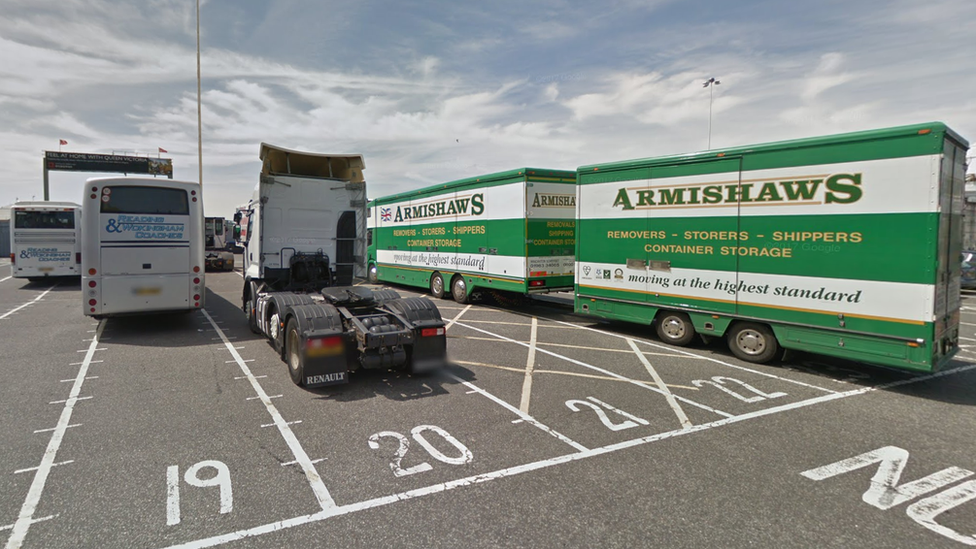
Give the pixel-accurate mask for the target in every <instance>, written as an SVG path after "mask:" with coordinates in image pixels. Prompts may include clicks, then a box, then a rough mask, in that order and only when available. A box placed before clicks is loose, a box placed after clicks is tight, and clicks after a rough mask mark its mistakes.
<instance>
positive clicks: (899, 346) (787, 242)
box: [576, 124, 959, 371]
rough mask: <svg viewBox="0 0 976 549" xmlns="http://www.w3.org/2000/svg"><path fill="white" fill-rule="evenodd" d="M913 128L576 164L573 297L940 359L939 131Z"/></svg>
mask: <svg viewBox="0 0 976 549" xmlns="http://www.w3.org/2000/svg"><path fill="white" fill-rule="evenodd" d="M933 126H934V127H939V126H940V125H937V124H936V125H933ZM942 128H943V129H944V127H942ZM914 129H915V128H908V129H907V130H906V129H905V128H901V129H893V130H890V131H888V132H887V133H886V132H885V131H878V132H865V135H863V136H862V137H861V138H860V139H855V138H852V137H851V136H835V137H837V138H838V139H831V138H830V137H827V138H822V139H819V140H803V141H798V142H795V143H788V142H787V143H779V144H770V145H767V146H762V145H758V146H754V147H749V148H743V149H738V150H732V149H730V150H727V151H717V152H715V153H713V154H707V153H703V154H699V155H691V156H685V157H672V158H664V159H648V160H644V161H634V162H632V163H618V164H616V165H604V166H587V167H582V168H580V170H579V172H578V181H579V184H580V187H579V197H578V199H579V208H578V211H579V225H578V227H577V229H578V231H579V234H580V239H579V242H580V244H579V247H578V261H579V263H578V265H577V270H576V273H577V274H576V281H577V294H578V295H577V300H576V310H577V312H580V313H584V314H593V315H597V316H601V317H605V318H619V319H622V320H630V321H635V322H643V323H648V322H651V321H652V320H653V319H654V316H655V315H656V313H657V311H658V310H659V309H660V308H668V309H680V310H685V311H690V312H692V313H695V312H700V313H702V314H692V320H693V322H694V324H695V326H696V328H697V329H698V331H699V332H701V333H704V334H709V335H722V334H723V332H724V330H725V328H726V327H727V326H728V325H729V322H728V319H729V318H731V319H735V318H747V319H757V320H761V321H764V322H768V323H770V325H771V326H772V327H773V329H774V331H775V332H776V335H777V338H778V339H779V341H780V343H781V345H783V346H784V347H787V348H795V349H803V350H808V351H814V352H820V353H824V354H832V355H837V356H846V357H848V358H853V359H856V360H862V361H866V362H873V363H876V364H884V365H890V366H899V367H904V368H909V369H916V370H924V371H927V370H932V369H937V368H938V367H939V365H941V364H942V362H944V360H943V358H948V357H947V356H945V357H943V356H942V355H943V354H948V355H950V356H951V352H954V349H952V350H948V349H947V351H948V352H947V353H937V352H935V350H934V349H933V348H932V342H933V337H934V335H935V334H934V324H933V323H934V322H935V321H936V317H938V316H939V314H940V311H945V312H944V313H942V316H943V317H947V316H951V312H950V309H954V310H956V311H957V310H958V299H956V300H955V302H956V304H955V305H953V304H952V303H950V302H951V301H952V298H951V297H949V298H941V297H939V296H938V293H939V292H937V288H938V287H940V283H939V279H940V276H942V278H943V279H945V278H950V277H951V276H952V275H951V271H950V272H948V274H942V275H939V273H938V272H937V269H938V265H939V264H940V262H939V260H938V259H939V258H938V257H937V255H938V252H939V249H938V247H939V246H938V243H937V242H938V241H937V239H936V237H935V235H937V234H938V232H939V230H940V228H941V227H943V226H945V227H948V228H946V229H945V231H946V232H947V233H951V232H952V231H953V229H952V227H951V224H952V216H951V215H948V216H947V215H946V214H945V213H944V212H945V211H946V210H947V209H948V208H945V207H942V209H941V211H942V212H943V213H942V214H940V207H941V205H940V165H941V166H943V169H944V166H945V164H944V162H943V147H942V140H943V135H944V132H943V131H939V130H938V129H936V130H934V131H933V130H931V129H928V130H927V131H921V130H920V131H919V132H915V131H914ZM946 178H947V175H946V174H944V173H943V174H942V175H941V179H943V180H945V179H946ZM948 192H949V193H950V194H951V193H952V192H953V191H951V190H950V191H948ZM943 200H945V199H943ZM947 204H948V203H947ZM940 215H942V216H943V217H948V219H946V220H942V221H940ZM955 232H958V230H956V231H955ZM942 241H943V242H950V241H951V239H950V238H945V239H943V240H942ZM955 246H958V244H957V245H955ZM950 248H951V246H950ZM958 255H959V254H958V252H956V253H955V254H954V255H953V252H952V251H951V249H947V251H946V255H945V257H946V260H945V261H946V262H945V263H943V264H945V265H948V264H949V263H956V264H957V263H958V260H953V261H950V259H951V258H956V257H958ZM951 269H956V270H958V265H957V266H956V267H952V268H951ZM957 287H958V285H957ZM956 291H957V292H958V290H956ZM940 299H941V300H942V302H943V303H945V305H944V306H943V307H942V309H940V308H939V306H937V303H936V302H937V301H939V300H940ZM641 305H643V306H641ZM712 315H714V318H715V319H721V321H714V322H712V319H711V318H710V317H711V316H712ZM944 323H945V325H946V328H944V329H943V331H947V330H950V327H951V325H952V321H951V320H948V319H946V320H945V321H944ZM919 342H922V343H921V344H920V343H919ZM948 346H949V347H952V345H951V344H949V345H948Z"/></svg>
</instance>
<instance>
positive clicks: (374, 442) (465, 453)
mask: <svg viewBox="0 0 976 549" xmlns="http://www.w3.org/2000/svg"><path fill="white" fill-rule="evenodd" d="M425 431H431V432H433V433H436V434H438V435H440V437H441V438H443V439H444V440H446V441H447V442H448V443H449V444H450V445H451V446H454V448H456V449H457V451H458V453H459V454H460V455H458V456H457V457H450V456H446V455H444V453H443V452H441V451H440V450H438V449H437V448H435V447H434V445H432V444H431V443H430V442H428V441H427V439H426V438H424V432H425ZM410 434H411V435H412V436H413V439H414V440H415V441H417V444H420V445H421V446H422V447H423V448H424V450H427V453H428V454H430V456H431V457H432V458H434V459H436V460H437V461H441V462H444V463H448V464H450V465H464V464H465V463H470V462H471V460H472V459H474V455H473V454H472V453H471V450H468V448H467V446H465V445H464V444H461V441H459V440H458V439H456V438H454V437H453V436H451V434H450V433H448V432H447V431H445V430H444V429H441V428H440V427H438V426H436V425H419V426H417V427H414V428H413V429H412V430H411V431H410ZM383 437H388V438H392V439H396V440H397V441H398V442H399V443H400V446H399V448H397V451H396V454H395V455H394V456H393V461H391V462H390V469H392V470H393V474H394V475H395V476H397V477H405V476H407V475H413V474H416V473H423V472H424V471H430V470H431V469H433V467H431V465H430V464H429V463H427V462H426V461H425V462H423V463H420V464H418V465H414V466H413V467H407V468H406V469H404V468H403V467H401V466H400V462H401V461H402V460H403V456H405V455H407V450H408V449H409V448H410V440H409V439H408V438H407V437H405V436H404V435H402V434H400V433H396V432H393V431H382V432H380V433H376V434H374V435H370V437H369V447H370V448H372V449H373V450H379V448H380V439H381V438H383Z"/></svg>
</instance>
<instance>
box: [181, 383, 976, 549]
mask: <svg viewBox="0 0 976 549" xmlns="http://www.w3.org/2000/svg"><path fill="white" fill-rule="evenodd" d="M974 368H976V364H974V365H970V366H963V367H960V368H955V369H952V370H945V371H942V372H939V373H937V374H931V375H926V376H920V377H914V378H909V379H905V380H900V381H895V382H892V383H885V384H883V385H878V386H875V387H864V388H861V389H855V390H853V391H847V392H844V393H836V392H835V393H833V394H829V395H823V396H820V397H816V398H811V399H809V400H801V401H799V402H792V403H789V404H784V405H782V406H776V407H773V408H764V409H762V410H757V411H755V412H750V413H748V414H743V415H739V416H735V417H730V418H723V419H718V420H715V421H712V422H710V423H701V424H698V425H695V426H694V427H692V428H691V429H676V430H674V431H668V432H665V433H658V434H655V435H649V436H646V437H641V438H635V439H631V440H626V441H623V442H618V443H615V444H611V445H609V446H602V447H600V448H594V449H592V450H585V451H580V452H576V453H572V454H566V455H563V456H558V457H554V458H550V459H544V460H540V461H534V462H532V463H526V464H525V465H516V466H514V467H508V468H506V469H500V470H497V471H493V472H491V473H481V474H478V475H474V476H470V477H465V478H460V479H457V480H451V481H448V482H442V483H440V484H434V485H431V486H425V487H423V488H417V489H414V490H408V491H406V492H400V493H398V494H392V495H388V496H381V497H378V498H374V499H370V500H366V501H360V502H359V503H351V504H349V505H343V506H341V507H334V508H332V509H326V510H324V511H319V512H318V513H314V514H311V515H302V516H298V517H294V518H290V519H286V520H279V521H277V522H272V523H270V524H262V525H260V526H255V527H252V528H248V529H245V530H238V531H236V532H230V533H228V534H221V535H218V536H213V537H210V538H203V539H198V540H195V541H190V542H186V543H182V544H180V545H171V546H170V548H169V549H176V548H183V549H202V548H203V547H214V546H217V545H223V544H225V543H230V542H232V541H240V540H242V539H245V538H253V537H257V536H261V535H264V534H270V533H273V532H280V531H281V530H285V529H287V528H294V527H296V526H302V525H305V524H311V523H313V522H320V521H323V520H328V519H330V518H334V517H337V516H341V515H347V514H350V513H355V512H358V511H365V510H367V509H375V508H377V507H383V506H385V505H390V504H394V503H399V502H403V501H408V500H411V499H415V498H419V497H423V496H428V495H431V494H440V493H443V492H448V491H450V490H454V489H456V488H463V487H466V486H474V485H476V484H481V483H484V482H488V481H491V480H495V479H499V478H505V477H511V476H515V475H519V474H522V473H528V472H531V471H538V470H541V469H546V468H549V467H554V466H556V465H561V464H563V463H569V462H572V461H579V460H583V459H587V458H591V457H595V456H600V455H604V454H609V453H611V452H617V451H620V450H624V449H627V448H633V447H636V446H642V445H645V444H650V443H653V442H657V441H660V440H667V439H670V438H675V437H680V436H685V435H690V434H692V433H698V432H700V431H707V430H709V429H714V428H715V427H722V426H724V425H731V424H733V423H739V422H742V421H747V420H750V419H755V418H760V417H765V416H769V415H773V414H778V413H781V412H787V411H790V410H795V409H798V408H804V407H807V406H813V405H816V404H822V403H825V402H830V401H834V400H839V399H843V398H847V397H852V396H857V395H862V394H867V393H872V392H876V391H884V390H886V389H891V388H893V387H898V386H901V385H910V384H913V383H919V382H922V381H928V380H930V379H934V378H938V377H943V376H947V375H954V374H959V373H962V372H967V371H969V370H972V369H974ZM465 383H466V382H465Z"/></svg>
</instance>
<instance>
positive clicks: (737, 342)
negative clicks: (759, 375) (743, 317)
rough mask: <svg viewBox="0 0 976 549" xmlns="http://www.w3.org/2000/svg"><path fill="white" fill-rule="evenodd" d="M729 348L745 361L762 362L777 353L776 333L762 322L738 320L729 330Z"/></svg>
mask: <svg viewBox="0 0 976 549" xmlns="http://www.w3.org/2000/svg"><path fill="white" fill-rule="evenodd" d="M728 339H729V349H730V350H731V351H732V354H734V355H735V356H737V357H739V358H741V359H742V360H744V361H746V362H753V363H755V364H764V363H766V362H769V361H770V360H772V359H773V358H774V357H775V356H776V354H777V353H779V341H777V340H776V335H775V334H773V331H772V330H770V329H769V327H768V326H766V325H764V324H756V323H754V322H739V323H736V324H735V325H733V326H732V328H731V329H730V330H729V335H728Z"/></svg>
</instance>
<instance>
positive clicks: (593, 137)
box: [0, 0, 976, 214]
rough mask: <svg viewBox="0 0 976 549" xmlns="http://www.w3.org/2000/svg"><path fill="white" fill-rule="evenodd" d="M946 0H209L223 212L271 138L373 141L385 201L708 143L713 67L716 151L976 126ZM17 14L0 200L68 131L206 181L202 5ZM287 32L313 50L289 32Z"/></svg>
mask: <svg viewBox="0 0 976 549" xmlns="http://www.w3.org/2000/svg"><path fill="white" fill-rule="evenodd" d="M635 1H636V0H635ZM935 1H936V2H938V4H937V5H935V8H932V7H931V6H933V4H931V3H929V4H919V3H917V2H915V1H914V0H896V4H895V8H892V9H888V10H877V9H874V7H873V6H867V5H863V6H862V5H860V4H858V3H857V2H854V3H852V4H850V5H849V6H846V8H849V9H845V11H844V12H843V13H840V12H837V13H832V12H830V10H829V9H827V8H824V9H823V10H815V9H813V8H812V7H805V6H800V5H795V6H793V7H791V8H790V9H789V10H787V9H786V8H782V9H783V10H784V11H783V12H781V13H779V14H778V15H777V14H772V13H770V14H768V15H767V14H766V12H767V11H769V10H770V9H771V6H770V5H768V4H762V5H760V4H753V3H749V2H746V3H744V4H743V5H742V6H739V9H737V11H736V13H724V14H718V13H716V14H711V15H710V14H709V13H706V12H702V13H697V14H696V15H695V16H691V15H688V16H682V15H681V14H680V13H681V12H675V11H674V10H670V11H668V12H663V11H655V10H656V9H657V8H658V7H660V5H661V2H655V3H650V4H646V5H641V6H637V5H631V4H628V3H627V2H612V3H608V5H607V7H606V9H604V10H600V11H599V13H593V11H592V9H588V8H586V7H580V6H578V5H576V4H574V3H572V2H565V1H562V0H551V1H547V2H541V3H530V4H521V5H519V6H518V10H517V11H518V14H517V15H518V16H517V17H515V16H513V15H512V14H510V13H507V12H502V11H498V10H496V9H494V8H492V7H490V6H462V5H457V6H455V5H453V4H452V5H450V6H449V7H448V6H440V7H438V8H437V9H436V10H429V9H428V10H419V9H413V8H411V9H410V10H406V8H404V10H405V11H396V13H393V14H391V15H388V14H386V13H385V11H391V9H390V8H387V9H386V10H383V9H379V8H376V9H379V12H376V11H372V12H361V11H359V10H367V9H370V7H369V6H367V5H362V6H360V5H357V6H356V8H355V10H351V11H349V12H348V13H346V14H345V19H344V22H342V23H341V24H340V23H336V24H337V27H335V28H330V31H331V32H330V33H329V34H328V35H319V34H316V35H314V36H313V35H308V36H290V35H289V34H288V33H289V32H290V31H289V29H283V28H282V27H281V25H282V24H283V23H284V22H285V21H292V22H294V19H293V17H294V16H295V14H296V13H305V12H310V13H311V11H312V10H316V9H325V8H323V7H322V6H319V5H318V4H317V3H311V2H307V1H305V0H293V1H291V2H288V3H273V4H268V5H265V4H261V5H260V6H257V5H252V4H243V3H242V4H240V5H237V4H235V5H234V9H233V10H231V9H230V8H229V7H228V6H223V5H219V4H217V3H209V4H206V5H205V7H206V8H207V9H206V10H204V13H205V16H206V15H207V13H210V14H211V15H213V14H220V15H224V16H225V17H226V18H227V19H226V20H220V22H219V23H212V21H213V18H211V19H210V20H209V21H211V22H207V20H206V19H205V25H204V29H203V38H204V40H203V60H202V64H203V74H204V82H203V107H204V112H203V125H204V127H203V132H204V135H203V139H204V168H205V169H204V181H205V183H206V185H207V188H208V191H207V193H206V200H207V207H208V208H212V209H214V210H216V211H217V212H218V213H225V214H226V213H229V211H230V210H231V208H232V207H233V206H234V205H236V204H239V203H240V202H241V201H243V200H244V199H246V198H247V196H249V195H250V192H251V189H252V188H253V186H254V183H255V182H256V181H257V172H258V159H257V153H258V144H259V143H260V142H262V141H265V142H270V143H275V144H278V145H282V146H286V147H290V148H296V149H303V150H310V151H317V152H359V153H362V154H364V155H365V156H366V159H367V167H368V168H367V170H366V176H367V180H368V181H369V184H370V189H371V190H370V195H371V196H379V195H382V194H385V193H390V192H399V191H403V190H408V189H411V188H416V187H418V186H420V185H426V184H432V183H436V182H439V181H446V180H450V179H456V178H460V177H465V176H471V175H477V174H481V173H487V172H492V171H499V170H505V169H510V168H513V167H518V166H525V165H532V166H537V167H554V168H566V169H572V168H575V167H577V166H579V165H582V164H586V163H591V162H601V161H610V160H621V159H626V158H635V157H647V156H656V155H663V154H672V153H682V152H691V151H695V150H699V149H701V148H704V147H705V146H706V143H707V139H708V134H707V132H708V116H709V114H708V113H709V90H707V89H704V88H702V86H701V82H702V81H703V80H705V79H707V78H708V77H710V76H715V77H717V78H719V79H720V80H721V81H722V84H721V85H720V86H717V87H715V88H713V89H712V90H711V91H712V92H713V102H712V104H711V108H712V130H711V142H712V145H713V146H720V147H724V146H733V145H743V144H748V143H758V142H764V141H771V140H778V139H788V138H797V137H807V136H812V135H821V134H828V133H834V132H841V131H848V130H860V129H870V128H877V127H884V126H889V125H898V124H905V123H915V122H923V121H927V120H934V119H941V120H944V121H945V122H947V123H949V124H950V125H951V126H952V127H953V128H955V129H956V130H958V131H959V132H960V133H961V134H962V135H964V136H968V137H970V138H974V139H976V103H974V99H972V96H973V94H972V90H973V89H976V74H973V72H972V71H971V70H970V68H971V66H972V62H971V61H970V60H969V56H970V55H969V54H970V53H971V51H972V46H971V44H972V39H971V37H970V36H968V35H967V34H966V33H965V32H964V31H963V30H962V28H963V27H964V25H960V24H958V21H963V20H967V18H968V19H971V18H973V17H976V7H974V6H976V3H972V2H965V1H963V0H935ZM259 4H260V3H259ZM218 10H224V11H218ZM249 10H250V11H249ZM252 12H257V13H256V14H255V13H252ZM407 12H409V13H407ZM737 13H749V14H762V15H761V17H760V18H759V19H756V18H750V17H746V16H742V17H740V18H739V19H735V17H734V16H735V15H736V14H737ZM5 15H6V17H5V18H4V19H3V20H0V56H2V58H3V59H4V63H2V64H0V151H3V152H2V153H0V154H2V162H3V165H4V166H5V170H6V171H5V174H4V180H3V181H0V203H6V202H10V201H11V200H12V199H13V198H14V196H21V197H23V195H24V191H23V190H24V189H33V188H38V187H39V179H40V169H39V166H40V155H41V154H42V151H43V150H45V149H50V148H53V147H54V146H55V145H56V144H57V139H59V138H66V139H68V140H69V142H70V143H71V145H70V147H69V148H72V149H74V150H82V151H89V152H110V151H111V150H113V149H115V150H119V149H122V148H126V149H127V150H128V151H130V152H131V151H142V152H143V153H148V154H152V155H155V151H156V147H159V146H161V147H163V148H165V149H167V150H168V151H170V153H169V155H170V156H172V157H173V159H174V166H175V167H176V175H177V177H182V178H185V179H196V177H197V168H198V166H197V156H196V135H197V127H196V59H195V18H194V16H195V14H194V12H193V4H192V2H185V1H182V0H150V1H147V2H143V3H126V2H117V1H112V0H62V1H59V2H53V1H50V0H6V2H5ZM407 16H409V17H407ZM242 17H252V19H242ZM767 17H768V19H767ZM809 17H822V19H819V20H818V21H817V23H818V24H817V25H814V24H813V23H811V22H807V21H805V20H804V19H805V18H809ZM534 21H544V22H543V23H534ZM824 21H830V22H832V24H831V25H826V24H823V23H824ZM404 28H410V29H413V30H414V32H413V33H412V34H405V33H404V31H403V30H402V29H404ZM228 29H232V30H233V32H232V33H231V34H233V37H234V40H230V39H229V38H227V36H224V35H223V34H221V33H222V32H223V31H226V30H228ZM417 29H420V30H422V31H423V32H417ZM339 31H347V32H348V33H349V34H341V33H340V32H339ZM228 32H230V31H228ZM225 34H227V33H225ZM350 36H351V37H352V38H353V39H347V38H349V37H350ZM906 36H911V37H913V38H912V40H906V39H905V37H906ZM285 38H288V39H294V40H293V41H292V42H289V43H294V44H301V45H302V46H301V47H298V46H295V47H294V48H292V49H288V50H285V51H279V50H275V48H274V47H272V46H274V45H275V44H277V43H278V42H279V41H280V40H279V39H285ZM800 38H802V40H801V39H800ZM343 48H345V49H343ZM340 52H341V54H340ZM86 176H87V175H77V174H58V175H56V176H52V180H53V181H58V182H64V181H68V180H71V179H72V178H76V179H77V178H82V179H83V178H84V177H86ZM59 184H60V185H62V186H63V188H69V187H70V185H68V184H67V183H59ZM71 185H74V183H71ZM75 194H77V193H76V192H75V191H74V190H71V191H70V193H69V196H67V198H68V199H75V196H74V195H75Z"/></svg>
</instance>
